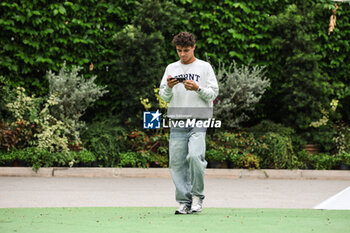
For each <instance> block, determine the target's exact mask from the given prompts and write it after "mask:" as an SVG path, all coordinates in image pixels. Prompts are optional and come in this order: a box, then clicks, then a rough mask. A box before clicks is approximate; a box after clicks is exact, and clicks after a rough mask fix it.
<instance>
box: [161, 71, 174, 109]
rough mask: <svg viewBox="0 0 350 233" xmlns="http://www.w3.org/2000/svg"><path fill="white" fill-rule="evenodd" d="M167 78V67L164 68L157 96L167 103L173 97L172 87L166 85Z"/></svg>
mask: <svg viewBox="0 0 350 233" xmlns="http://www.w3.org/2000/svg"><path fill="white" fill-rule="evenodd" d="M167 78H168V67H167V68H166V69H165V72H164V75H163V78H162V81H161V83H160V87H159V96H160V98H162V99H163V100H164V101H165V102H167V103H169V102H170V100H171V98H172V97H173V92H172V89H171V88H170V87H169V86H168V83H167Z"/></svg>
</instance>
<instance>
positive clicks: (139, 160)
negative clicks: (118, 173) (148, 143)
mask: <svg viewBox="0 0 350 233" xmlns="http://www.w3.org/2000/svg"><path fill="white" fill-rule="evenodd" d="M118 166H120V167H143V168H145V167H147V158H146V156H144V154H142V153H139V152H131V151H130V152H124V153H119V164H118Z"/></svg>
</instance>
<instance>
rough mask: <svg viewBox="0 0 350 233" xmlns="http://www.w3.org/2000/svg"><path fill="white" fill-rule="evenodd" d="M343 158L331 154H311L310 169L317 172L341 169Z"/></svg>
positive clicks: (308, 162)
mask: <svg viewBox="0 0 350 233" xmlns="http://www.w3.org/2000/svg"><path fill="white" fill-rule="evenodd" d="M340 161H341V158H339V157H338V156H332V155H329V154H323V153H321V154H314V155H313V154H310V155H309V157H308V161H307V164H308V167H309V168H311V169H316V170H331V169H336V168H338V167H339V164H340Z"/></svg>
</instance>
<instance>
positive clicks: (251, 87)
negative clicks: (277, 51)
mask: <svg viewBox="0 0 350 233" xmlns="http://www.w3.org/2000/svg"><path fill="white" fill-rule="evenodd" d="M264 69H265V67H259V66H253V67H250V66H242V67H240V68H238V67H237V64H236V62H235V61H233V63H231V64H230V66H229V67H228V68H226V67H225V65H224V64H219V68H218V71H217V75H216V77H217V80H218V82H219V88H220V93H219V101H218V103H217V105H216V107H215V108H214V111H215V116H216V118H218V119H225V121H223V125H224V126H225V127H238V126H239V124H240V123H242V122H244V121H246V120H248V119H249V117H248V115H247V113H248V112H251V111H253V110H254V107H255V105H256V104H257V103H258V102H259V101H260V99H261V97H262V95H263V94H264V92H265V90H266V88H268V87H269V86H270V81H269V80H268V79H266V78H264V76H265V73H266V71H264Z"/></svg>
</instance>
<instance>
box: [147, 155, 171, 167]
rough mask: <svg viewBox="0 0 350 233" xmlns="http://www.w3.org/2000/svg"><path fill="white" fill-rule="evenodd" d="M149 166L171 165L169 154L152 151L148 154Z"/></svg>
mask: <svg viewBox="0 0 350 233" xmlns="http://www.w3.org/2000/svg"><path fill="white" fill-rule="evenodd" d="M147 160H148V165H147V166H148V167H163V168H166V167H168V166H169V157H168V155H167V154H166V155H164V154H158V153H153V152H150V153H149V156H148V159H147Z"/></svg>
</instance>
